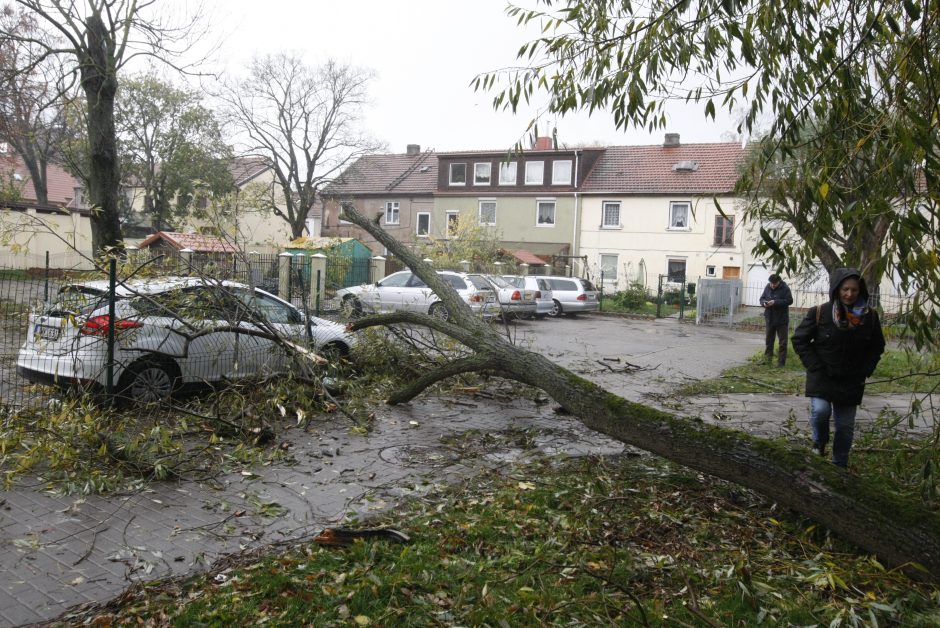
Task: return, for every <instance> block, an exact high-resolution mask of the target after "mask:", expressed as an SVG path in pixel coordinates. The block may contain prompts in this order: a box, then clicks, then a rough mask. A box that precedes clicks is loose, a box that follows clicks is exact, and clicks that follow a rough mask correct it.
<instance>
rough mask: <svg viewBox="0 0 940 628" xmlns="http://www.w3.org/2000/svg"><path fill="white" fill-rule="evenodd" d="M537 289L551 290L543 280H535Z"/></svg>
mask: <svg viewBox="0 0 940 628" xmlns="http://www.w3.org/2000/svg"><path fill="white" fill-rule="evenodd" d="M535 285H537V286H538V287H539V290H551V289H552V288H551V286H549V285H548V282H547V281H545V280H544V279H536V284H535Z"/></svg>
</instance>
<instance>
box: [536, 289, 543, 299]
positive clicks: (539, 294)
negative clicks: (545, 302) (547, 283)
mask: <svg viewBox="0 0 940 628" xmlns="http://www.w3.org/2000/svg"><path fill="white" fill-rule="evenodd" d="M535 298H536V299H541V298H542V291H541V290H536V291H535Z"/></svg>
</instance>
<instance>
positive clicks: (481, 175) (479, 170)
mask: <svg viewBox="0 0 940 628" xmlns="http://www.w3.org/2000/svg"><path fill="white" fill-rule="evenodd" d="M490 168H491V166H490V164H473V185H489V184H490Z"/></svg>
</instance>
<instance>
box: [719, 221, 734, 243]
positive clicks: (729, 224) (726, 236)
mask: <svg viewBox="0 0 940 628" xmlns="http://www.w3.org/2000/svg"><path fill="white" fill-rule="evenodd" d="M715 246H734V216H727V217H725V216H715Z"/></svg>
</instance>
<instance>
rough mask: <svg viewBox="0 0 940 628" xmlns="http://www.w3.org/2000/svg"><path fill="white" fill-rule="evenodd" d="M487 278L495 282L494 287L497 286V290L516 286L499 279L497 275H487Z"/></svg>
mask: <svg viewBox="0 0 940 628" xmlns="http://www.w3.org/2000/svg"><path fill="white" fill-rule="evenodd" d="M486 278H487V279H489V280H490V281H491V282H493V285H495V286H496V287H497V288H515V286H514V285H512V284H511V283H509V282H508V281H506V280H505V279H503V278H502V277H497V276H496V275H487V276H486Z"/></svg>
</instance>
